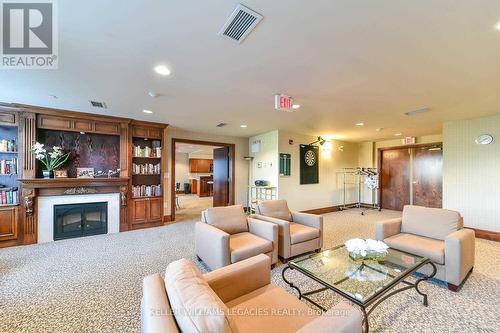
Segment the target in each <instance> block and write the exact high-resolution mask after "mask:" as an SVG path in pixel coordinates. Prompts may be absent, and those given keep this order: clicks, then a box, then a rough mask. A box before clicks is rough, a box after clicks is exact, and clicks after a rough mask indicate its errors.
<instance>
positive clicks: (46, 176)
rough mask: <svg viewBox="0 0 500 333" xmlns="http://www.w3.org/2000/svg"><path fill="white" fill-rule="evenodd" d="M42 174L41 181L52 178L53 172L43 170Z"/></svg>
mask: <svg viewBox="0 0 500 333" xmlns="http://www.w3.org/2000/svg"><path fill="white" fill-rule="evenodd" d="M42 173H43V179H50V178H54V171H52V170H43V171H42Z"/></svg>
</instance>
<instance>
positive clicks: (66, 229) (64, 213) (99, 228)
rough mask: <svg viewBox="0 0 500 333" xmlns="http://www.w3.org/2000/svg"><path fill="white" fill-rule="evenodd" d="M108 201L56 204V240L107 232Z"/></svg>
mask: <svg viewBox="0 0 500 333" xmlns="http://www.w3.org/2000/svg"><path fill="white" fill-rule="evenodd" d="M107 232H108V203H107V202H92V203H83V204H69V205H55V206H54V240H60V239H67V238H75V237H83V236H90V235H99V234H106V233H107Z"/></svg>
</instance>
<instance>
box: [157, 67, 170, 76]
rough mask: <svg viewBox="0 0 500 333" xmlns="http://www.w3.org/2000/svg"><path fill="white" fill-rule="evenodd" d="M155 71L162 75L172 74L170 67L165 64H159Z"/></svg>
mask: <svg viewBox="0 0 500 333" xmlns="http://www.w3.org/2000/svg"><path fill="white" fill-rule="evenodd" d="M154 69H155V72H156V73H158V74H160V75H170V69H168V67H167V66H165V65H158V66H156V67H155V68H154Z"/></svg>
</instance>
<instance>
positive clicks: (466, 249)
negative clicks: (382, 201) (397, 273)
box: [376, 205, 475, 291]
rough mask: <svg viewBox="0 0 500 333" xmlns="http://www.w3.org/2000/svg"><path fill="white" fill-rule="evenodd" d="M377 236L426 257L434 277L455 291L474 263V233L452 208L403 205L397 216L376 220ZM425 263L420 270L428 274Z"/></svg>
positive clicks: (393, 246)
mask: <svg viewBox="0 0 500 333" xmlns="http://www.w3.org/2000/svg"><path fill="white" fill-rule="evenodd" d="M376 238H377V240H381V241H384V242H385V243H386V244H387V245H388V246H390V247H392V248H395V249H397V250H401V251H405V252H409V253H412V254H416V255H419V256H424V257H427V258H429V259H430V260H431V261H432V262H433V263H434V264H435V265H436V268H437V273H436V276H435V278H437V279H439V280H442V281H445V282H447V283H448V289H450V290H452V291H457V290H458V287H459V286H460V284H461V283H462V282H463V281H464V279H465V278H466V277H467V275H468V273H469V272H470V271H472V269H473V267H474V258H475V235H474V231H473V230H471V229H466V228H464V227H463V219H462V217H461V216H460V214H459V213H458V212H456V211H453V210H447V209H440V208H426V207H420V206H412V205H407V206H404V208H403V216H402V217H401V218H396V219H391V220H387V221H383V222H379V223H377V225H376ZM429 271H430V268H429V265H426V266H424V267H423V268H422V270H421V272H422V273H426V274H428V273H429Z"/></svg>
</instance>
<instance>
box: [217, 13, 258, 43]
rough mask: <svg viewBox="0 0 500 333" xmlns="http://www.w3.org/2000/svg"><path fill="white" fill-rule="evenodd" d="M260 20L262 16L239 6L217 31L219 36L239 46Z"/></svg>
mask: <svg viewBox="0 0 500 333" xmlns="http://www.w3.org/2000/svg"><path fill="white" fill-rule="evenodd" d="M260 20H262V15H260V14H258V13H256V12H254V11H253V10H251V9H249V8H247V7H245V6H243V5H241V4H239V5H238V6H236V9H235V10H234V11H233V12H232V13H231V15H230V16H229V18H228V20H227V21H226V23H225V24H224V26H223V27H222V29H221V30H220V31H219V35H221V36H223V37H226V38H228V39H230V40H232V41H233V42H236V43H238V44H240V43H241V42H242V41H243V40H244V39H245V37H246V36H247V35H248V34H249V33H250V32H251V31H252V30H253V29H254V28H255V26H256V25H257V24H258V23H259V22H260Z"/></svg>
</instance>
